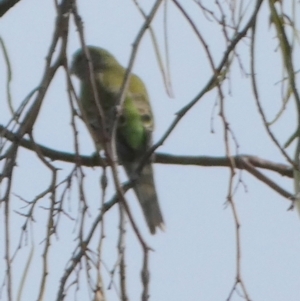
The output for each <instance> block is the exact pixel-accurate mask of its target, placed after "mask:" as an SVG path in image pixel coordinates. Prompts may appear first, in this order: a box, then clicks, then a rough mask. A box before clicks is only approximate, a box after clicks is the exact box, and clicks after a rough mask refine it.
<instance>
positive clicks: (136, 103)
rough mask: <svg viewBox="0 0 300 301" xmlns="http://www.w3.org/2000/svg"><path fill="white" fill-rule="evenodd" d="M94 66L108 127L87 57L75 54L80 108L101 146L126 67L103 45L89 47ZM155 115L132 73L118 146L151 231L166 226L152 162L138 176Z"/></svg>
mask: <svg viewBox="0 0 300 301" xmlns="http://www.w3.org/2000/svg"><path fill="white" fill-rule="evenodd" d="M88 50H89V53H90V57H91V63H92V65H93V75H94V79H95V84H96V87H97V93H98V99H99V102H100V104H101V107H102V109H103V112H104V115H105V122H104V124H105V127H106V129H104V131H103V129H102V125H103V123H102V120H101V117H100V116H101V115H100V113H99V108H98V107H97V105H96V101H95V97H94V93H93V89H92V85H91V80H90V69H89V67H88V60H87V58H86V55H85V53H84V51H83V50H82V49H80V50H78V51H77V52H76V53H75V54H74V57H73V62H72V66H71V71H72V73H73V74H75V75H76V76H77V77H78V78H79V80H80V82H81V91H80V97H79V99H80V104H79V107H80V110H81V112H82V115H83V118H84V119H85V122H86V123H87V126H88V128H89V130H90V132H91V135H92V136H93V139H94V141H95V143H96V145H98V147H99V146H100V147H101V144H102V145H103V139H105V137H103V133H105V134H106V135H111V132H112V126H113V123H114V119H115V118H116V117H115V115H116V114H115V112H116V108H115V105H116V102H117V101H118V96H119V92H120V89H121V86H122V83H123V80H124V76H125V73H126V69H125V68H123V67H122V66H121V65H120V64H119V63H118V61H117V60H116V59H115V58H114V56H113V55H112V54H110V53H109V52H108V51H106V50H105V49H102V48H98V47H94V46H88ZM153 126H154V122H153V115H152V111H151V107H150V102H149V97H148V93H147V90H146V88H145V85H144V83H143V82H142V80H141V79H140V78H139V77H138V76H136V75H134V74H131V77H130V80H129V85H128V89H127V92H126V96H125V101H124V104H123V106H122V108H121V115H120V117H119V119H118V125H117V132H116V148H117V155H118V159H119V161H120V163H121V164H122V165H123V166H124V168H125V170H126V173H127V175H128V177H129V178H136V180H135V181H134V187H133V188H134V191H135V193H136V195H137V198H138V200H139V202H140V204H141V207H142V210H143V212H144V215H145V218H146V222H147V224H148V227H149V229H150V232H151V233H152V234H155V231H156V228H157V227H159V228H161V229H163V228H164V221H163V217H162V213H161V210H160V207H159V203H158V199H157V194H156V190H155V186H154V179H153V170H152V165H151V162H150V159H149V161H148V162H147V163H146V164H145V165H144V167H143V169H142V171H141V172H140V173H139V174H138V175H137V173H136V169H137V168H138V166H139V164H140V161H141V159H142V158H143V156H144V155H145V153H146V151H147V150H148V149H149V148H150V147H151V144H152V131H153Z"/></svg>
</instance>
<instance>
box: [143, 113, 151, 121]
mask: <svg viewBox="0 0 300 301" xmlns="http://www.w3.org/2000/svg"><path fill="white" fill-rule="evenodd" d="M141 118H142V121H143V122H146V123H149V122H150V121H151V116H150V115H149V114H143V115H142V116H141Z"/></svg>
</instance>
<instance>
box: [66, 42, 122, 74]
mask: <svg viewBox="0 0 300 301" xmlns="http://www.w3.org/2000/svg"><path fill="white" fill-rule="evenodd" d="M86 48H87V49H88V51H89V54H90V58H91V63H92V65H93V70H94V72H95V73H99V72H103V71H105V70H106V69H108V68H111V67H112V66H115V65H119V63H118V61H117V60H116V59H115V58H114V56H113V55H112V54H110V53H109V52H108V51H107V50H105V49H103V48H99V47H94V46H87V47H86ZM71 73H72V74H75V75H76V76H77V77H78V78H79V79H81V80H84V79H86V78H88V77H89V73H90V69H89V64H88V59H87V56H86V54H85V51H84V49H79V50H78V51H77V52H75V54H74V56H73V61H72V64H71Z"/></svg>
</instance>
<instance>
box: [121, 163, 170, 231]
mask: <svg viewBox="0 0 300 301" xmlns="http://www.w3.org/2000/svg"><path fill="white" fill-rule="evenodd" d="M126 165H127V164H124V167H125V170H126V172H127V174H128V176H129V177H130V175H132V167H133V166H132V165H131V164H130V166H126ZM133 189H134V191H135V193H136V196H137V198H138V200H139V202H140V204H141V207H142V210H143V213H144V216H145V219H146V222H147V225H148V227H149V229H150V232H151V234H155V232H156V227H158V228H160V229H161V230H163V231H164V229H165V225H164V220H163V216H162V213H161V210H160V207H159V203H158V198H157V194H156V190H155V185H154V179H153V169H152V165H151V163H149V164H146V165H145V166H144V167H143V170H142V171H141V173H140V174H139V175H138V178H137V179H136V181H135V183H134V186H133Z"/></svg>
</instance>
